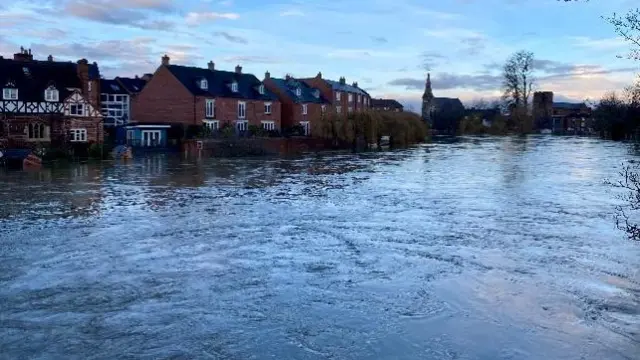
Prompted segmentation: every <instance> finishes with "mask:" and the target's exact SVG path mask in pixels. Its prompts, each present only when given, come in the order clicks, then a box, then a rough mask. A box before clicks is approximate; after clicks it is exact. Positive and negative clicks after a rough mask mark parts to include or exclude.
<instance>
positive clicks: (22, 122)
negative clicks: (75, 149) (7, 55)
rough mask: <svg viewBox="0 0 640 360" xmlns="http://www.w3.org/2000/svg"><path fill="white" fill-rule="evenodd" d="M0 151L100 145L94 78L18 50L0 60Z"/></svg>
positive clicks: (82, 69)
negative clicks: (16, 148) (0, 94)
mask: <svg viewBox="0 0 640 360" xmlns="http://www.w3.org/2000/svg"><path fill="white" fill-rule="evenodd" d="M0 86H1V87H2V98H1V99H0V146H2V147H5V148H6V147H22V148H35V147H37V146H39V145H42V146H63V145H72V146H73V145H75V146H82V147H86V146H87V145H88V144H89V143H101V142H102V141H103V131H102V115H101V114H100V111H99V109H100V72H99V69H98V65H97V64H96V63H93V64H89V63H88V61H87V60H86V59H81V60H79V61H78V62H77V63H73V62H58V61H53V57H51V56H49V58H48V59H47V60H46V61H38V60H34V59H33V55H32V54H31V50H25V49H21V50H20V52H19V53H16V54H14V56H13V59H4V58H2V57H0Z"/></svg>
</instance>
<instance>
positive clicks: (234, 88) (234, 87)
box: [231, 81, 238, 92]
mask: <svg viewBox="0 0 640 360" xmlns="http://www.w3.org/2000/svg"><path fill="white" fill-rule="evenodd" d="M231 91H233V92H238V83H237V82H235V81H234V82H232V83H231Z"/></svg>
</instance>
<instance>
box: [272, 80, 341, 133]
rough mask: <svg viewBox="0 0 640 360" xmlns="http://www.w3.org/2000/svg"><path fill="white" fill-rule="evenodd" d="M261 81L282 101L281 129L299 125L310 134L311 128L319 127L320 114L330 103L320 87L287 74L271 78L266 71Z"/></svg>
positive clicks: (323, 112)
mask: <svg viewBox="0 0 640 360" xmlns="http://www.w3.org/2000/svg"><path fill="white" fill-rule="evenodd" d="M263 83H264V85H265V86H266V87H267V89H269V91H271V92H273V93H274V94H276V96H277V97H278V99H279V100H280V102H281V103H282V128H283V129H286V128H291V127H293V126H296V125H300V126H302V128H304V133H305V135H311V134H312V131H313V130H312V129H316V128H318V127H319V125H320V121H321V120H322V116H323V115H324V114H325V113H326V111H327V107H328V106H330V105H331V104H330V102H329V100H328V99H326V98H325V97H324V96H323V95H322V93H321V91H320V89H317V88H313V87H311V86H309V84H307V83H306V82H304V81H300V80H297V79H295V78H293V77H292V76H289V75H287V76H286V77H285V78H284V79H279V78H273V77H271V74H270V73H269V72H268V71H267V72H266V73H265V75H264V80H263Z"/></svg>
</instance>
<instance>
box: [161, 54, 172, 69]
mask: <svg viewBox="0 0 640 360" xmlns="http://www.w3.org/2000/svg"><path fill="white" fill-rule="evenodd" d="M170 60H171V58H170V57H168V56H167V54H164V56H163V57H162V65H163V66H167V65H169V61H170Z"/></svg>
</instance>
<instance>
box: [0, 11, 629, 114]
mask: <svg viewBox="0 0 640 360" xmlns="http://www.w3.org/2000/svg"><path fill="white" fill-rule="evenodd" d="M362 5H365V6H362ZM391 6H392V7H393V8H391ZM632 6H633V5H632V1H630V0H612V1H609V2H607V3H606V4H604V3H602V2H598V3H596V2H585V3H564V2H558V1H556V0H544V1H540V2H537V3H533V2H526V1H519V0H486V1H485V0H483V1H477V0H476V1H474V0H455V1H451V2H450V3H448V4H442V3H435V2H429V3H427V4H421V2H419V1H412V0H397V1H393V2H390V1H388V0H375V1H373V2H366V3H365V2H363V1H358V0H346V1H343V2H341V3H340V4H322V3H319V2H309V3H304V2H302V1H296V0H294V1H288V2H287V1H285V2H273V1H266V2H257V1H255V0H245V1H242V0H226V1H212V0H209V1H204V2H198V1H193V0H187V1H172V0H131V1H127V0H116V1H111V2H108V1H106V0H100V1H88V0H31V1H26V0H19V1H16V2H14V3H12V4H10V5H7V4H5V5H0V19H2V20H4V21H2V23H1V24H0V28H2V30H3V33H4V34H5V35H0V54H2V55H3V56H4V55H5V54H6V55H8V56H7V57H9V58H10V57H11V55H12V54H13V53H15V52H17V51H18V50H19V48H20V46H24V47H25V48H31V50H32V52H33V54H34V58H36V59H39V60H40V59H46V57H47V56H48V55H53V57H54V59H56V60H60V61H66V60H72V61H76V60H78V59H80V58H87V59H88V60H89V61H90V62H94V61H95V62H97V63H98V65H99V66H100V70H101V74H102V75H103V76H104V77H105V78H113V77H115V76H122V77H133V76H135V75H138V76H142V75H143V74H144V73H153V72H155V70H156V69H157V67H158V66H159V65H160V58H161V56H162V55H164V54H165V53H166V54H167V55H168V56H169V57H170V58H171V63H172V64H176V65H186V66H197V67H202V68H206V67H207V63H208V62H209V61H213V62H215V64H216V69H220V70H227V71H233V69H234V68H235V66H236V65H240V66H242V67H243V72H247V73H252V74H254V75H256V76H257V77H258V78H259V79H262V78H263V75H264V73H265V72H266V71H269V72H270V73H271V74H272V76H273V77H284V76H285V75H286V74H291V75H292V76H294V77H313V76H315V75H316V74H317V73H318V72H322V74H323V77H324V78H327V79H334V80H337V79H338V78H339V77H341V76H344V77H345V78H346V81H347V83H352V82H354V81H356V82H358V83H359V84H360V87H362V88H363V89H364V90H366V91H367V92H369V93H370V94H371V96H372V98H391V99H395V100H398V101H399V102H400V103H402V104H403V105H404V106H405V108H407V109H409V108H411V107H413V108H414V110H416V111H418V110H419V109H420V105H421V96H422V92H423V91H424V82H425V78H426V74H427V72H428V71H429V72H431V78H432V84H433V91H434V95H435V96H436V97H452V98H460V99H461V100H462V101H463V102H464V103H465V105H467V106H468V105H470V104H471V103H472V102H473V101H475V100H477V99H480V98H483V99H485V100H491V99H493V98H496V97H498V96H500V94H501V90H500V82H501V76H500V70H501V66H502V64H503V63H504V61H505V60H506V58H507V57H508V56H509V55H510V54H512V53H514V52H516V51H518V50H529V51H532V52H533V53H534V54H535V58H536V63H535V64H536V68H537V71H536V73H537V78H538V81H537V87H536V89H535V90H538V91H553V92H554V101H556V102H583V101H585V100H587V99H589V100H592V101H593V100H597V99H599V98H600V97H601V96H602V95H603V94H604V93H606V92H610V91H620V90H622V89H623V88H624V87H626V86H629V85H631V84H632V83H633V81H634V80H635V78H636V73H637V72H638V70H639V69H640V68H639V66H638V63H637V62H634V61H633V60H629V59H626V58H619V57H618V56H619V55H623V56H624V55H625V54H626V53H627V52H628V50H629V47H630V45H629V44H627V43H625V42H624V41H623V40H622V39H621V38H619V37H618V36H617V34H616V33H615V32H614V28H613V26H611V25H610V24H609V23H607V22H606V21H605V20H604V19H602V17H603V16H610V15H612V14H613V13H622V14H624V13H626V12H627V11H628V10H631V9H632ZM353 9H357V10H356V12H353ZM265 14H266V17H265ZM265 20H266V21H265ZM514 28H517V29H522V30H518V31H515V32H514V31H512V29H514ZM319 30H321V31H319ZM220 47H222V49H221V48H220ZM470 58H471V59H472V60H471V61H469V59H470Z"/></svg>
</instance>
